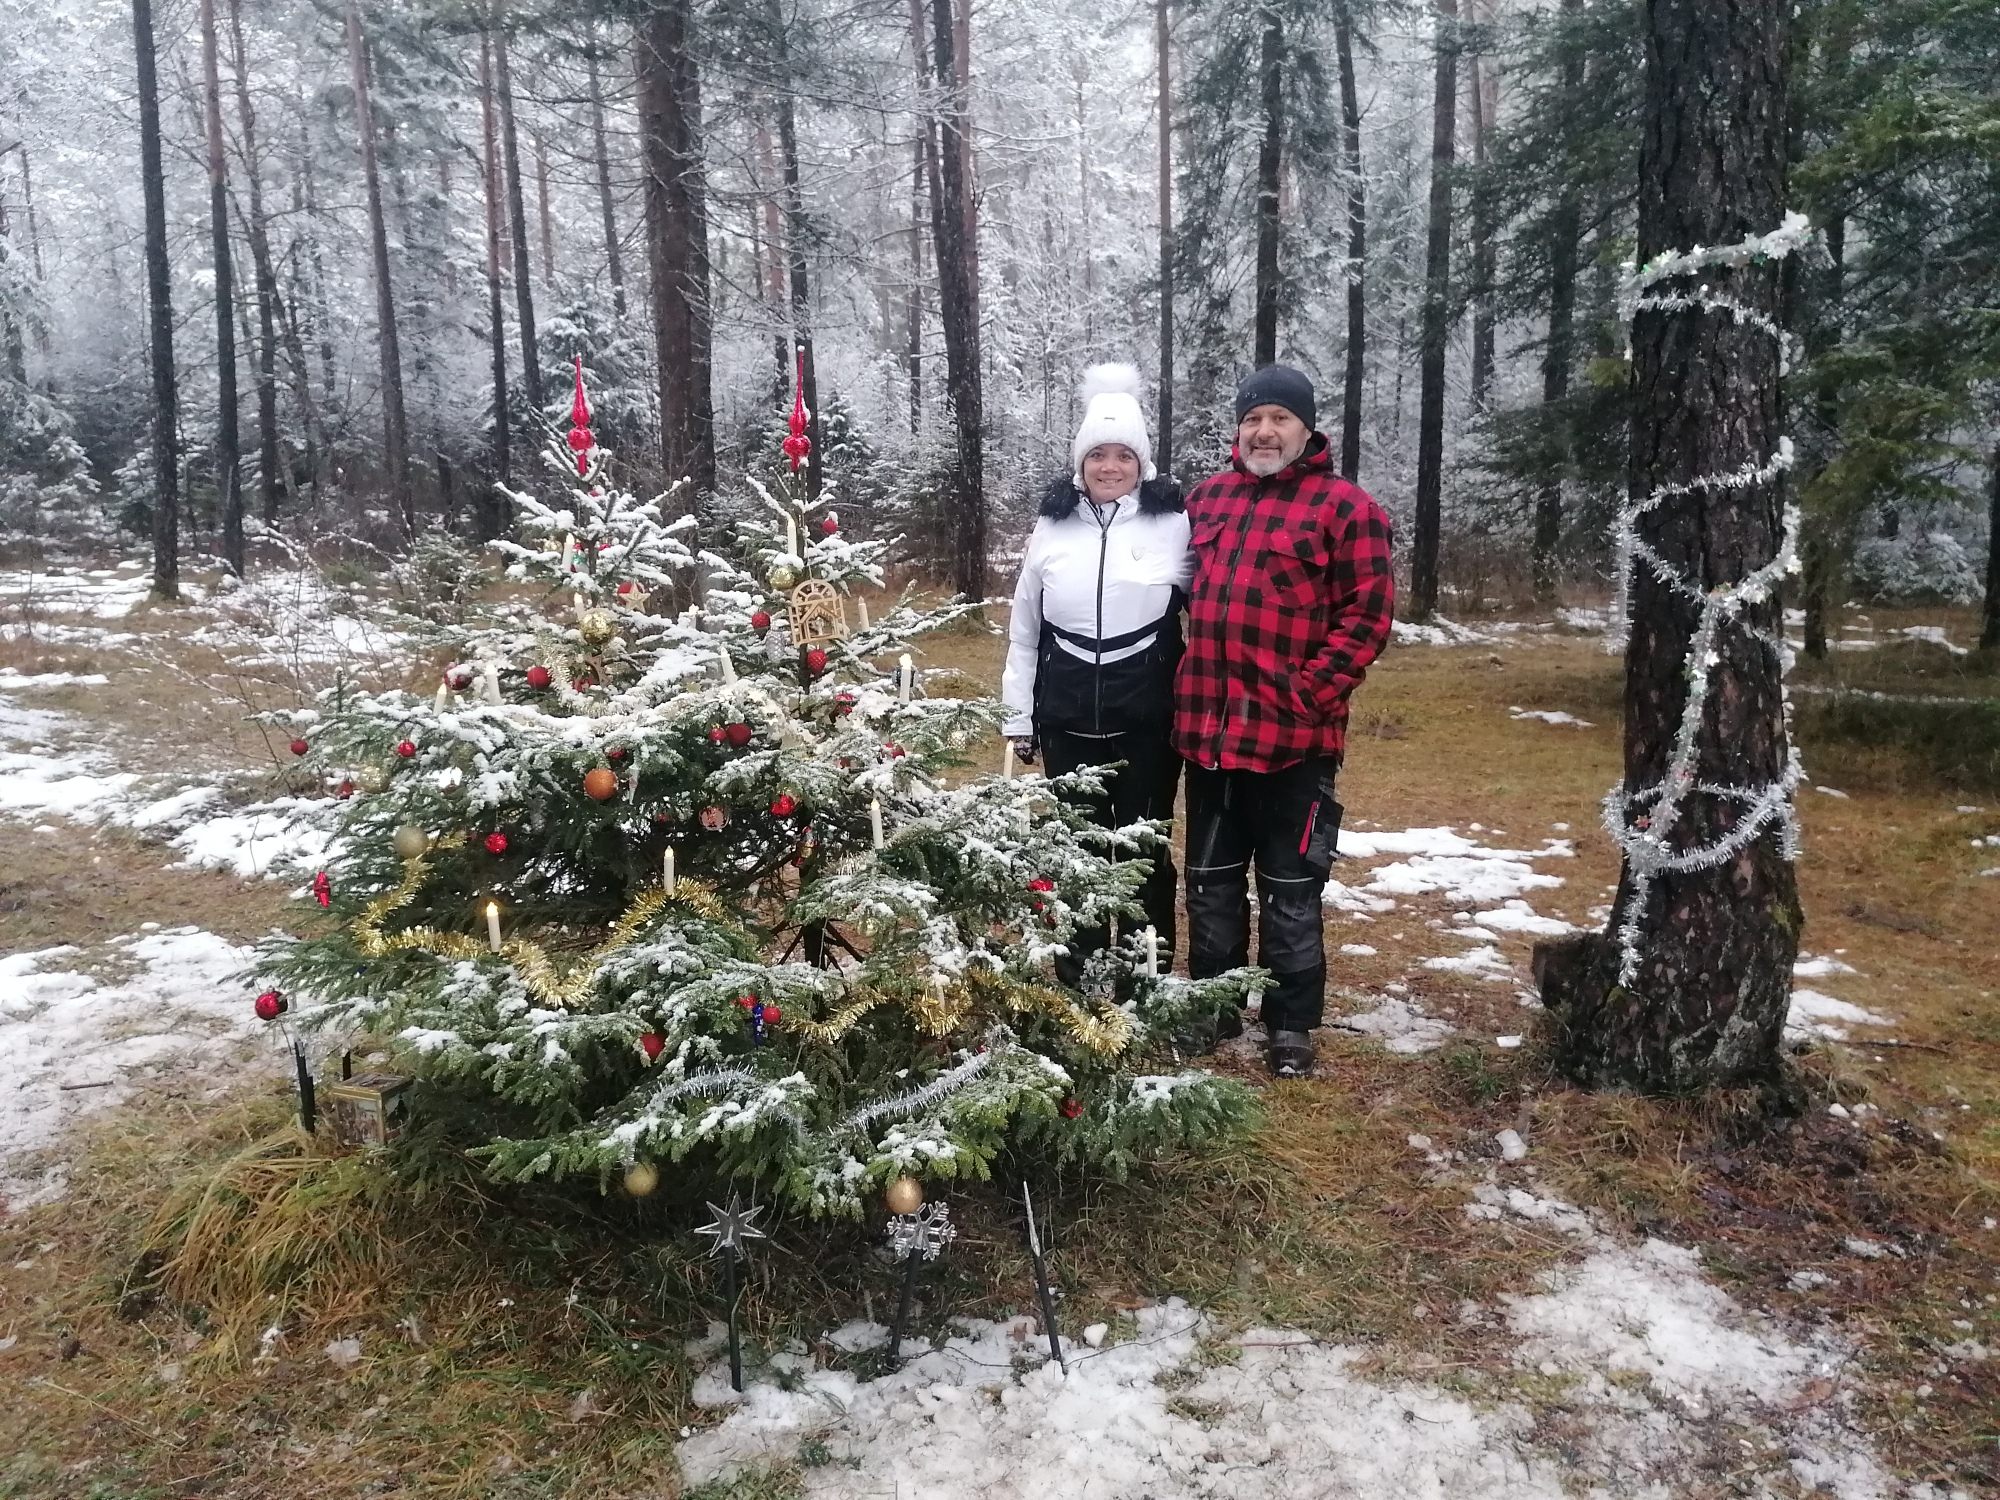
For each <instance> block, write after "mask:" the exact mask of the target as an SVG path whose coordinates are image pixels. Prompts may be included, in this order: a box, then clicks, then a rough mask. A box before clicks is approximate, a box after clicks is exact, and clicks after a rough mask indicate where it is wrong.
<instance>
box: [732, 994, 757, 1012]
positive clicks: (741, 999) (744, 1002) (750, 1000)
mask: <svg viewBox="0 0 2000 1500" xmlns="http://www.w3.org/2000/svg"><path fill="white" fill-rule="evenodd" d="M736 1003H737V1004H738V1005H740V1006H742V1007H743V1008H744V1009H745V1010H748V1009H750V1007H751V1006H753V1005H755V1004H756V1003H757V997H756V996H755V995H738V996H737V997H736Z"/></svg>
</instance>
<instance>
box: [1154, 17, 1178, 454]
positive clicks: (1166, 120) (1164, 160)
mask: <svg viewBox="0 0 2000 1500" xmlns="http://www.w3.org/2000/svg"><path fill="white" fill-rule="evenodd" d="M1169 4H1170V0H1153V52H1154V54H1155V58H1156V60H1157V61H1158V64H1159V72H1160V100H1159V103H1160V392H1159V408H1160V411H1159V420H1158V421H1157V422H1156V423H1155V424H1154V425H1155V427H1157V429H1158V431H1157V432H1156V433H1155V435H1154V439H1153V462H1154V466H1155V467H1156V468H1157V469H1158V470H1159V471H1160V472H1161V473H1162V474H1172V473H1173V467H1174V109H1173V104H1174V90H1173V78H1172V68H1173V46H1172V42H1173V37H1172V31H1171V27H1170V20H1171V17H1170V16H1169V14H1168V6H1169Z"/></svg>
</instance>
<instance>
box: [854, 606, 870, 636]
mask: <svg viewBox="0 0 2000 1500" xmlns="http://www.w3.org/2000/svg"><path fill="white" fill-rule="evenodd" d="M854 607H855V608H856V609H858V610H860V611H861V628H862V629H863V630H866V629H867V628H868V601H867V600H866V599H856V600H855V601H854Z"/></svg>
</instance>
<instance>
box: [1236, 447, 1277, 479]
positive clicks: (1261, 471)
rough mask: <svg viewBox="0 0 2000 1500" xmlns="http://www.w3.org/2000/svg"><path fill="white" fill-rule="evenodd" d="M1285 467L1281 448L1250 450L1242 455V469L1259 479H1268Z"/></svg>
mask: <svg viewBox="0 0 2000 1500" xmlns="http://www.w3.org/2000/svg"><path fill="white" fill-rule="evenodd" d="M1284 466H1285V451H1284V449H1282V448H1252V449H1251V450H1250V451H1249V452H1248V453H1246V454H1244V455H1243V467H1244V468H1246V469H1248V470H1249V471H1250V472H1251V473H1252V474H1255V475H1256V476H1257V477H1258V478H1259V479H1269V478H1270V477H1271V476H1272V475H1273V474H1275V473H1277V472H1278V470H1280V469H1282V468H1284Z"/></svg>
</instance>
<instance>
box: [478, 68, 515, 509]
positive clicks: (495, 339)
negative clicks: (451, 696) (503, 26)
mask: <svg viewBox="0 0 2000 1500" xmlns="http://www.w3.org/2000/svg"><path fill="white" fill-rule="evenodd" d="M479 117H480V130H481V137H482V139H481V145H482V146H483V148H484V151H483V155H484V161H483V163H482V165H483V167H484V171H483V173H482V176H483V177H484V179H485V196H486V324H487V333H486V341H487V347H488V349H489V350H490V352H491V355H492V365H493V472H494V473H495V474H496V475H498V476H499V481H500V483H501V484H506V483H509V482H511V480H512V479H513V472H514V469H513V464H514V456H513V451H514V442H513V426H514V424H513V414H512V411H511V409H510V408H511V405H512V402H511V398H510V397H509V395H508V391H507V304H506V299H505V297H504V296H502V294H501V287H500V248H501V246H502V245H503V244H504V243H505V242H506V238H507V237H506V234H505V232H504V231H503V229H502V227H501V223H502V220H503V218H504V217H505V214H506V209H505V207H504V206H503V204H502V197H503V191H502V188H501V166H500V126H499V119H498V111H497V109H496V108H495V105H494V100H493V38H492V34H491V33H490V32H488V33H484V34H482V35H481V36H480V39H479ZM506 504H507V501H506V499H505V497H504V496H502V495H501V494H500V492H499V491H498V489H497V488H491V487H489V493H488V497H487V500H486V503H485V504H483V505H481V506H480V508H479V516H478V520H477V522H476V523H475V524H476V525H477V527H478V530H479V533H480V535H479V540H480V541H491V540H492V539H493V538H494V537H496V536H498V535H499V534H500V533H501V531H503V530H504V529H505V520H506V518H505V509H506Z"/></svg>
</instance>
